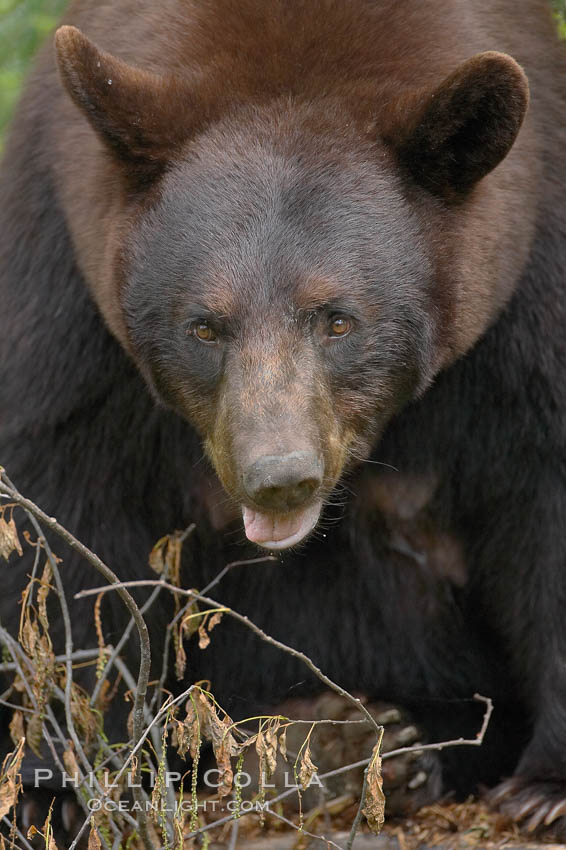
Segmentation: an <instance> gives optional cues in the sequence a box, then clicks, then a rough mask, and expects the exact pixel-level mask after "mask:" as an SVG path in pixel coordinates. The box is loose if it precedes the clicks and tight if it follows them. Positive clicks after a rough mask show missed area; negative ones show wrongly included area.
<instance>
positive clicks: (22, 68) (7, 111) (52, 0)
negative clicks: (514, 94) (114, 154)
mask: <svg viewBox="0 0 566 850" xmlns="http://www.w3.org/2000/svg"><path fill="white" fill-rule="evenodd" d="M266 2H267V0H266ZM551 3H552V8H553V10H554V15H555V17H556V21H557V24H558V31H559V33H560V36H561V38H563V39H566V0H551ZM66 5H67V0H0V139H1V136H2V131H3V130H4V127H5V126H6V123H7V121H8V119H9V118H10V115H11V114H12V110H13V108H14V104H15V102H16V99H17V97H18V94H19V92H20V88H21V85H22V79H23V77H24V75H25V72H26V70H27V68H28V65H29V62H30V59H31V57H32V56H33V54H34V53H35V52H36V50H37V49H38V47H39V45H40V44H41V42H42V41H43V39H44V38H45V37H46V36H47V35H48V34H49V33H50V32H51V30H52V29H53V28H54V26H55V25H56V23H57V20H58V18H59V16H60V15H61V13H62V11H63V9H64V8H65V6H66ZM520 14H521V7H520V4H518V5H517V15H520Z"/></svg>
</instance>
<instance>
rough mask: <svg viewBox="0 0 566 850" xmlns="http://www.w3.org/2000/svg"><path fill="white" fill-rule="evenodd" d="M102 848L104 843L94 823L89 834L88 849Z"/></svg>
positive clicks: (98, 849) (96, 849)
mask: <svg viewBox="0 0 566 850" xmlns="http://www.w3.org/2000/svg"><path fill="white" fill-rule="evenodd" d="M101 848H102V844H101V843H100V838H99V837H98V832H97V831H96V829H95V827H94V824H92V826H91V828H90V833H89V836H88V850H101Z"/></svg>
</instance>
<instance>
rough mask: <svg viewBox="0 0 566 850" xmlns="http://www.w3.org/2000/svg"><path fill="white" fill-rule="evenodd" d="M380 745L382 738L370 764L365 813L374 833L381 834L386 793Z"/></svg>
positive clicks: (375, 748) (374, 750)
mask: <svg viewBox="0 0 566 850" xmlns="http://www.w3.org/2000/svg"><path fill="white" fill-rule="evenodd" d="M380 746H381V739H380V740H379V741H378V743H377V744H376V745H375V747H374V749H373V753H372V757H371V761H370V763H369V765H368V769H367V770H368V772H367V788H366V801H365V805H364V808H363V814H364V815H365V818H366V820H367V822H368V826H369V828H370V829H371V831H372V832H373V834H374V835H379V833H380V832H381V828H382V826H383V822H384V819H385V795H384V793H383V779H382V776H381V756H380V755H379V749H380Z"/></svg>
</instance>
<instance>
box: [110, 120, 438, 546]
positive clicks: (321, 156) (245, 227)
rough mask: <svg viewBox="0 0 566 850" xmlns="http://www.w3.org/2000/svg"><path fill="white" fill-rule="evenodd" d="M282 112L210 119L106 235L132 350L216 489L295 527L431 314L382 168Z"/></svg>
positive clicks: (305, 518)
mask: <svg viewBox="0 0 566 850" xmlns="http://www.w3.org/2000/svg"><path fill="white" fill-rule="evenodd" d="M285 111H287V113H288V108H287V110H286V109H285V107H284V106H283V107H281V108H274V109H273V110H272V114H271V116H270V120H269V121H268V120H266V117H265V115H263V116H262V118H261V120H260V121H256V122H255V123H254V122H252V123H251V125H250V123H249V121H247V120H243V119H239V120H238V121H237V123H236V121H232V122H227V123H226V124H220V125H219V126H217V127H215V128H214V131H213V132H212V133H208V134H206V136H205V137H204V138H202V139H199V140H197V142H196V143H195V144H194V145H193V146H191V149H190V151H189V153H188V155H187V157H186V159H184V160H183V161H182V162H181V163H180V164H178V165H176V166H175V167H174V168H172V169H171V171H170V172H168V173H167V175H166V176H165V177H164V178H163V180H162V182H161V184H160V190H159V193H158V196H157V198H156V200H155V203H154V204H152V205H151V207H150V209H149V210H147V211H145V212H144V214H143V216H142V217H141V218H140V219H139V220H137V221H136V224H135V228H132V231H131V235H130V237H129V238H128V237H126V238H125V240H124V262H123V268H124V272H123V273H124V283H123V285H122V298H123V303H124V306H125V315H126V325H127V329H128V334H129V340H130V344H131V346H132V349H133V351H134V352H135V356H136V360H137V362H138V363H139V364H141V367H142V369H143V371H144V374H146V375H148V376H149V380H150V382H151V384H152V386H153V387H155V390H156V392H157V395H158V397H159V398H160V399H162V400H163V401H164V402H165V403H166V404H168V405H169V406H171V407H172V408H174V409H175V410H176V411H177V412H179V413H180V414H181V415H183V416H184V417H185V418H187V419H188V420H189V421H190V422H191V423H192V424H193V425H194V426H195V427H196V429H197V430H198V431H199V433H200V434H201V436H202V438H203V440H204V442H205V445H206V447H207V451H208V453H209V455H210V457H211V458H212V460H213V462H214V465H215V468H216V470H217V472H218V474H219V476H220V478H221V480H222V482H223V484H224V486H225V488H226V490H227V491H228V493H229V494H230V495H231V496H232V498H233V499H234V500H235V501H236V502H237V503H238V504H241V505H244V506H246V508H247V509H249V510H250V511H268V512H269V513H276V514H277V515H281V514H283V515H285V514H288V513H289V512H290V511H295V513H296V517H295V519H294V522H295V523H297V531H296V532H295V535H297V534H298V533H299V532H303V533H302V534H301V536H304V532H305V529H306V531H310V529H311V527H312V525H313V524H314V522H316V519H317V517H318V513H319V511H320V506H321V503H322V501H323V500H325V499H327V498H328V497H329V496H330V494H331V492H332V490H333V489H334V487H335V485H336V482H337V481H338V479H339V478H340V476H341V474H342V472H343V470H344V467H345V466H346V464H347V463H348V461H349V459H350V458H352V457H354V458H359V457H365V456H367V454H368V453H369V451H370V449H371V447H372V445H373V443H374V441H375V439H376V437H377V436H378V435H379V434H380V433H381V431H382V430H383V428H384V427H385V424H386V423H387V421H388V420H389V418H390V417H391V416H392V414H393V413H394V412H395V411H396V410H397V409H398V408H399V406H400V405H401V404H403V403H404V402H405V401H406V400H407V399H408V398H410V397H412V396H414V395H415V394H416V393H417V392H419V391H421V390H422V389H423V388H424V387H425V386H426V385H427V384H428V382H429V381H430V378H431V376H432V374H433V369H434V356H433V347H432V340H433V337H434V334H435V316H434V304H431V302H430V296H429V294H428V293H429V292H430V290H431V288H432V268H431V262H430V259H429V257H428V256H427V254H426V253H425V251H424V249H423V247H422V246H423V243H424V239H423V238H422V234H421V233H420V232H419V228H418V222H417V221H416V220H415V217H414V216H413V215H412V212H411V209H410V207H409V206H408V204H407V202H406V200H405V199H404V198H403V193H402V191H401V188H400V187H399V186H398V185H397V181H396V177H395V174H394V172H393V171H392V169H391V166H389V167H388V166H387V164H386V162H385V160H384V158H383V157H382V158H381V159H382V161H383V164H382V165H381V166H380V167H377V168H376V166H375V163H374V151H373V150H372V148H371V147H370V144H369V142H368V143H367V144H366V148H367V150H366V151H364V150H363V148H362V146H361V145H360V146H359V147H358V151H357V152H356V155H355V156H352V155H351V154H350V155H349V154H348V147H349V146H350V145H351V140H350V139H349V138H346V139H344V140H343V141H342V143H341V144H337V143H336V142H335V141H334V140H333V137H332V135H330V134H329V135H325V136H322V137H321V136H320V135H315V134H313V133H312V132H309V128H308V124H307V117H308V116H306V115H305V116H304V124H303V126H301V123H300V122H298V121H297V115H296V111H293V114H291V115H288V114H287V115H286V114H285ZM301 117H302V116H301ZM234 124H236V126H234ZM285 124H286V125H287V126H286V127H285ZM243 127H245V128H246V129H245V130H243V129H240V128H243ZM282 127H285V129H284V130H283V131H282ZM352 135H353V134H352ZM228 140H230V142H231V144H230V146H229V147H228ZM337 247H338V250H336V249H337ZM360 378H361V379H362V380H360ZM266 457H267V458H279V460H278V461H276V460H271V461H269V462H266V461H265V460H263V459H264V458H266ZM286 459H287V460H286ZM258 464H259V466H258ZM262 464H263V465H264V467H265V468H264V471H263V472H262V471H261V470H260V468H261V466H262ZM266 464H267V465H266ZM293 476H296V477H301V476H302V477H301V478H300V481H299V483H298V484H293V483H292V482H293ZM264 479H265V482H264ZM287 479H289V481H290V482H291V483H289V484H288V485H286V484H285V481H286V480H287ZM266 482H269V483H266ZM280 521H281V522H282V520H277V522H280ZM254 522H255V524H256V530H257V533H258V534H261V533H262V532H261V530H258V529H259V522H260V521H259V520H258V518H257V517H256V519H255V520H254ZM286 522H287V525H286V526H285V528H288V527H289V525H290V523H291V520H290V519H289V518H288V517H287V518H286ZM309 523H310V525H309ZM246 525H247V527H248V534H249V536H250V535H251V534H252V532H251V531H250V528H249V523H246ZM284 530H285V529H284V528H283V526H282V528H281V529H276V534H277V536H278V535H279V534H282V533H283V532H284ZM291 536H292V535H286V537H291ZM252 539H253V538H252ZM268 540H269V542H270V543H271V544H275V543H276V542H277V540H276V539H274V538H268ZM257 542H263V541H262V540H261V539H258V540H257Z"/></svg>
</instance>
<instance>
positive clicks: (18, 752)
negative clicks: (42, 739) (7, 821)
mask: <svg viewBox="0 0 566 850" xmlns="http://www.w3.org/2000/svg"><path fill="white" fill-rule="evenodd" d="M24 744H25V738H21V739H20V741H19V743H18V745H17V747H16V749H15V750H14V751H13V752H12V753H8V755H7V756H6V758H5V759H4V761H3V763H2V773H1V775H0V819H2V818H3V817H4V816H5V815H7V814H8V812H9V811H10V809H11V808H12V807H13V806H15V805H16V803H17V801H18V795H19V793H20V791H21V789H22V782H21V778H20V767H21V764H22V759H23V757H24Z"/></svg>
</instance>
